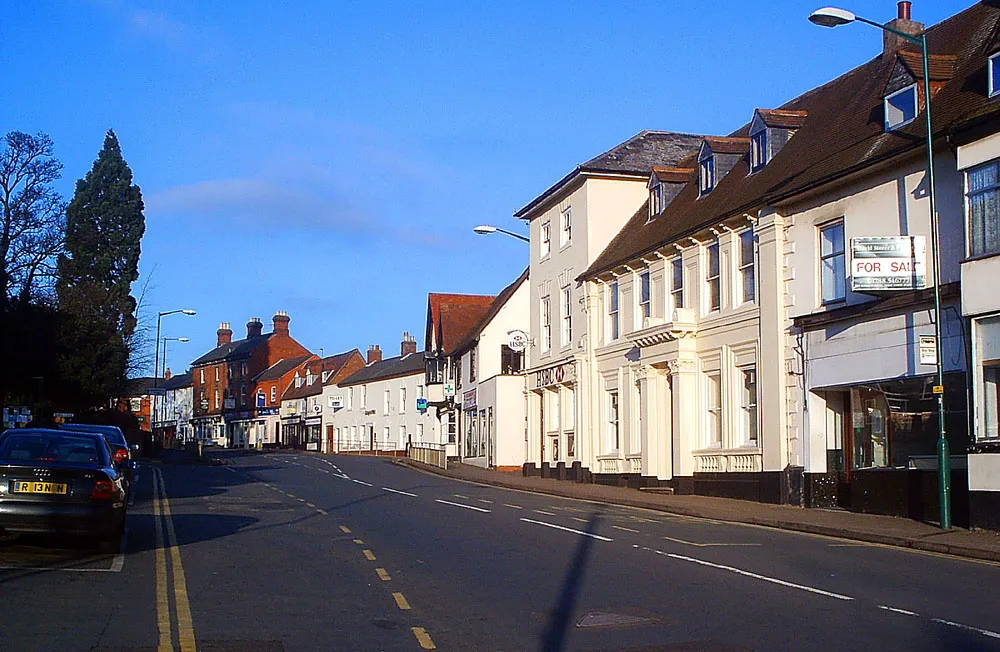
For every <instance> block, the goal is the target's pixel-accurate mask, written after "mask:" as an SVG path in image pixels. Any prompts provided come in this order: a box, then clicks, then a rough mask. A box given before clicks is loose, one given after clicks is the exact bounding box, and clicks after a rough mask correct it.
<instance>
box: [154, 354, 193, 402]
mask: <svg viewBox="0 0 1000 652" xmlns="http://www.w3.org/2000/svg"><path fill="white" fill-rule="evenodd" d="M190 341H191V340H190V339H188V338H186V337H164V338H163V372H164V373H166V371H167V369H169V368H170V367H168V366H167V342H190ZM154 398H155V397H154ZM157 418H158V419H159V420H160V421H162V420H163V418H162V415H158V416H157Z"/></svg>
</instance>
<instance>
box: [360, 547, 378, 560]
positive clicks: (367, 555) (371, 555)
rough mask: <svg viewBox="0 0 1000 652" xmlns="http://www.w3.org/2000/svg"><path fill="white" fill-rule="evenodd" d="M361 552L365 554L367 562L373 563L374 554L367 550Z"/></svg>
mask: <svg viewBox="0 0 1000 652" xmlns="http://www.w3.org/2000/svg"><path fill="white" fill-rule="evenodd" d="M362 552H363V553H365V558H367V559H368V561H375V553H374V552H372V551H371V550H367V549H366V550H362Z"/></svg>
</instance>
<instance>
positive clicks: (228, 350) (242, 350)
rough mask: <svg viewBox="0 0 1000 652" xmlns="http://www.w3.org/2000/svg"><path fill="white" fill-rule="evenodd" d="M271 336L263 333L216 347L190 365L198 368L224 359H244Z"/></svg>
mask: <svg viewBox="0 0 1000 652" xmlns="http://www.w3.org/2000/svg"><path fill="white" fill-rule="evenodd" d="M272 335H274V333H265V334H263V335H259V336H257V337H251V338H247V339H242V340H236V341H235V342H230V343H229V344H223V345H221V346H217V347H215V348H214V349H212V350H211V351H209V352H208V353H206V354H205V355H203V356H201V357H200V358H198V359H197V360H195V361H194V362H192V363H191V364H192V365H193V366H198V365H203V364H211V363H213V362H222V361H223V360H226V359H232V358H244V357H246V356H248V355H250V353H251V352H252V351H253V350H254V349H256V348H257V347H258V346H260V345H261V344H263V343H264V342H266V341H267V340H268V339H269V338H270V337H271V336H272Z"/></svg>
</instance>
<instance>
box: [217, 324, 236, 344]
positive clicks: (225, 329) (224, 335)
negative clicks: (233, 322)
mask: <svg viewBox="0 0 1000 652" xmlns="http://www.w3.org/2000/svg"><path fill="white" fill-rule="evenodd" d="M215 334H216V335H218V336H219V343H218V344H216V346H222V345H223V344H231V343H232V341H233V329H232V328H230V326H229V322H228V321H224V322H222V323H221V324H219V330H217V331H215Z"/></svg>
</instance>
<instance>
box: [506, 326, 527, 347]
mask: <svg viewBox="0 0 1000 652" xmlns="http://www.w3.org/2000/svg"><path fill="white" fill-rule="evenodd" d="M507 346H508V347H510V349H511V350H512V351H523V350H525V349H526V348H528V334H527V333H525V332H524V331H521V330H513V331H508V332H507Z"/></svg>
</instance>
